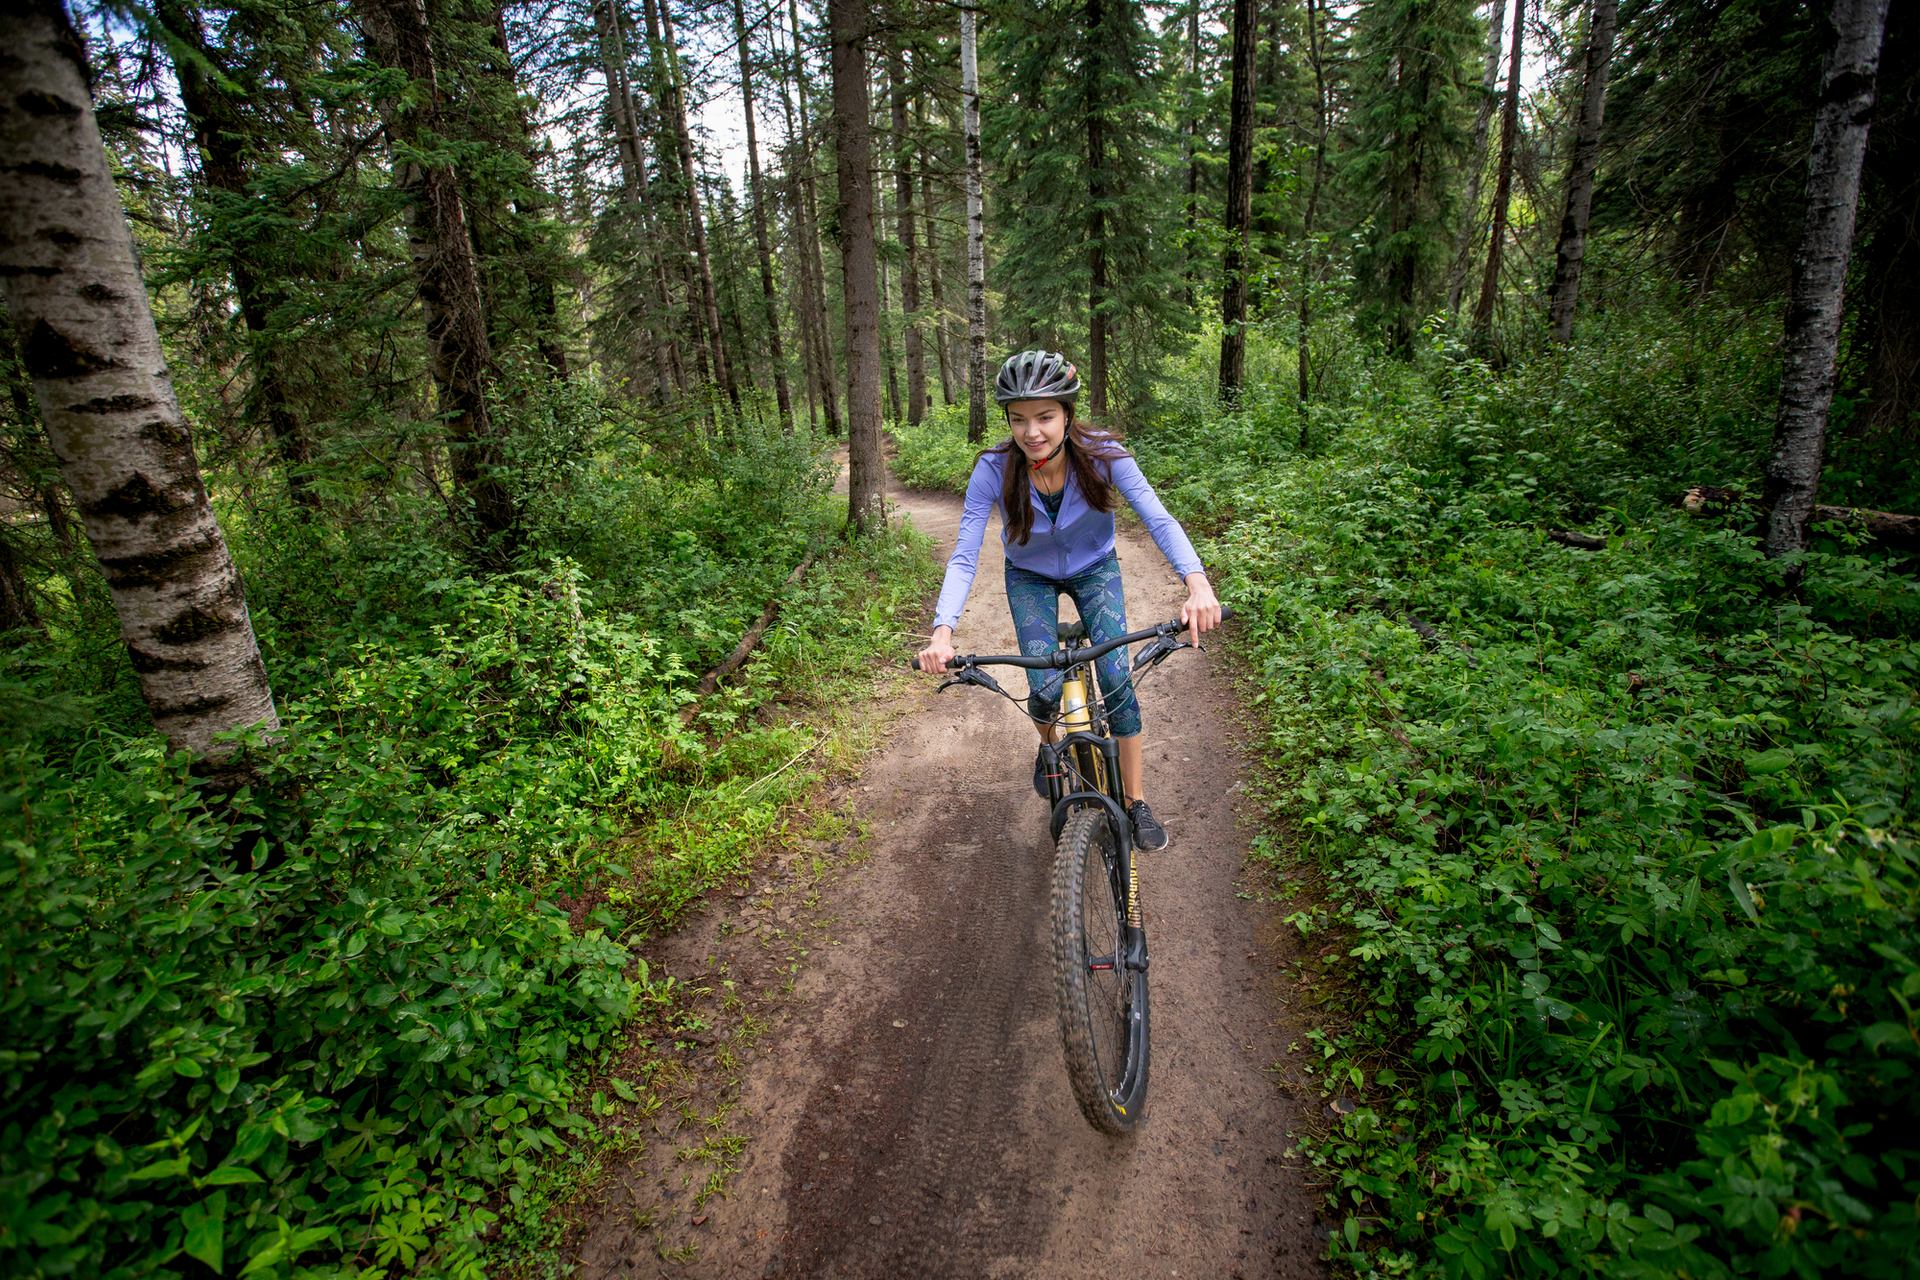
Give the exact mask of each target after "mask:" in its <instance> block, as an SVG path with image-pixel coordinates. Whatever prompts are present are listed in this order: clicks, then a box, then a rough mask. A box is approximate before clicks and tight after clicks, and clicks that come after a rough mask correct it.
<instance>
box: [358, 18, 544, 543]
mask: <svg viewBox="0 0 1920 1280" xmlns="http://www.w3.org/2000/svg"><path fill="white" fill-rule="evenodd" d="M354 12H355V13H357V14H358V15H359V17H360V21H361V25H362V26H363V27H364V28H365V30H366V33H367V40H368V42H369V44H370V45H371V46H372V48H373V52H374V55H375V56H376V57H377V58H378V59H379V60H380V61H381V62H384V63H386V64H387V65H388V66H390V67H394V68H396V69H398V70H400V71H403V72H405V73H406V76H407V78H408V79H409V80H411V81H412V82H413V86H412V88H411V90H410V91H409V92H408V93H407V95H406V96H405V98H404V99H403V100H402V101H401V102H399V103H393V104H388V105H387V108H386V114H387V116H388V117H389V119H388V120H387V127H388V129H389V130H390V131H391V132H392V133H393V135H394V141H395V142H396V143H397V144H398V146H399V148H400V149H401V150H402V152H403V153H404V154H408V155H418V154H420V153H421V152H423V151H430V150H431V149H432V148H433V145H434V143H435V142H436V141H437V140H438V139H439V138H440V137H441V136H442V125H443V121H442V106H443V104H442V101H441V96H440V86H439V76H438V69H437V67H436V66H435V63H434V52H433V37H432V33H431V31H430V30H429V27H428V22H427V13H426V9H425V7H424V5H423V4H422V2H421V0H354ZM394 186H395V187H397V188H398V189H399V190H401V191H404V192H405V193H406V194H407V196H408V197H409V199H410V200H411V202H412V205H413V217H412V221H411V223H410V225H409V228H408V236H407V247H408V249H409V251H410V252H411V254H412V257H413V268H414V275H415V277H416V278H417V280H418V282H419V290H420V303H421V306H422V308H423V309H424V311H425V312H426V321H427V345H428V349H429V353H430V357H431V364H432V368H433V381H434V386H435V389H436V390H437V391H438V392H439V398H440V410H441V412H442V413H443V414H445V415H446V417H447V452H448V454H449V457H450V461H451V463H452V467H453V478H454V484H455V486H456V487H457V488H458V489H459V490H460V493H461V495H462V496H463V497H464V498H466V500H467V501H468V502H469V503H470V504H471V505H472V507H473V513H474V519H475V521H476V523H477V524H478V526H479V532H480V534H481V536H482V540H483V542H484V543H485V544H487V545H485V546H483V547H482V554H483V555H484V556H486V557H487V558H489V559H494V560H497V559H498V558H499V557H500V556H501V555H503V554H504V553H505V552H506V551H508V550H510V549H511V546H512V543H513V541H514V537H515V530H516V524H517V521H516V519H515V514H514V509H513V500H512V497H511V495H509V494H508V492H507V489H506V486H505V485H504V484H503V483H502V482H501V477H500V470H501V463H502V458H501V456H500V441H499V435H498V431H497V429H496V427H495V425H494V421H493V413H492V408H491V406H490V405H489V403H488V398H487V381H488V379H489V378H490V377H491V376H492V368H493V351H492V344H491V343H490V342H489V341H488V339H487V315H486V305H485V303H484V302H483V301H482V300H481V296H480V270H479V265H478V264H477V263H476V262H475V261H474V254H473V240H472V237H471V236H469V235H468V233H467V215H466V209H465V207H464V206H463V205H462V204H461V201H460V185H459V180H458V178H457V177H456V175H455V174H454V171H453V166H452V165H451V164H435V165H425V164H421V163H420V162H419V161H418V160H416V159H396V161H395V164H394Z"/></svg>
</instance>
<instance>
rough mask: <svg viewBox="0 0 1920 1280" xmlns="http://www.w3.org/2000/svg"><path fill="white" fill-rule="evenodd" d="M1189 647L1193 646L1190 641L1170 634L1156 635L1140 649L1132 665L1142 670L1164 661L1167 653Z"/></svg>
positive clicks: (1173, 652)
mask: <svg viewBox="0 0 1920 1280" xmlns="http://www.w3.org/2000/svg"><path fill="white" fill-rule="evenodd" d="M1176 634H1182V633H1176ZM1191 648H1193V643H1192V642H1191V641H1188V640H1176V639H1174V637H1173V636H1171V635H1165V636H1158V637H1156V638H1155V639H1153V640H1152V641H1151V642H1149V643H1148V645H1147V647H1146V648H1145V649H1142V650H1141V651H1140V656H1139V657H1138V658H1137V659H1135V660H1134V665H1135V666H1137V667H1139V668H1140V669H1141V670H1142V671H1145V670H1148V669H1150V668H1152V667H1156V666H1158V665H1159V664H1160V663H1162V662H1165V661H1166V660H1167V657H1168V655H1170V654H1175V653H1178V652H1180V650H1182V649H1191Z"/></svg>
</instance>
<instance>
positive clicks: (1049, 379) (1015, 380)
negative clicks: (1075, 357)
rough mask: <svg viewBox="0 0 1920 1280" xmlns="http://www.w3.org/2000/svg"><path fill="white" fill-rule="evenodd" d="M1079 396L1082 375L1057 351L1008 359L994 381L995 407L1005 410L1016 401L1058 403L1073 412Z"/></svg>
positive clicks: (1027, 352)
mask: <svg viewBox="0 0 1920 1280" xmlns="http://www.w3.org/2000/svg"><path fill="white" fill-rule="evenodd" d="M1079 394H1080V371H1079V370H1078V369H1075V368H1074V367H1073V365H1072V364H1070V363H1068V361H1067V358H1066V357H1065V356H1063V355H1061V354H1060V353H1059V352H1057V351H1022V352H1021V353H1020V354H1019V355H1014V356H1008V357H1007V362H1006V363H1005V364H1003V365H1001V366H1000V376H999V377H997V378H995V379H994V380H993V399H994V403H996V404H998V405H1000V406H1002V407H1005V406H1007V405H1010V404H1012V403H1013V402H1014V401H1016V400H1058V401H1060V402H1061V403H1062V404H1064V405H1066V406H1067V408H1069V409H1071V408H1073V402H1074V400H1075V398H1076V397H1078V396H1079Z"/></svg>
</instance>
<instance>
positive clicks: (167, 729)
mask: <svg viewBox="0 0 1920 1280" xmlns="http://www.w3.org/2000/svg"><path fill="white" fill-rule="evenodd" d="M8 17H9V24H10V25H9V29H8V32H7V55H6V56H5V57H0V171H4V172H5V173H6V174H7V181H6V182H5V183H0V281H4V283H5V289H6V297H7V305H8V307H9V309H10V311H11V314H12V317H13V322H14V324H15V325H16V326H17V327H18V330H19V333H20V337H21V350H22V355H23V356H24V359H25V363H26V366H27V372H28V374H29V375H30V376H31V377H32V379H33V386H34V392H35V394H36V397H37V398H38V400H39V405H40V417H41V421H42V422H43V423H44V424H45V426H46V430H47V435H48V437H49V439H50V440H51V441H52V444H53V449H54V453H55V454H56V456H58V458H59V459H60V470H61V473H62V474H63V475H64V476H65V477H66V481H67V485H68V487H69V488H70V489H71V490H72V492H73V495H74V499H75V501H76V502H77V503H78V504H79V508H80V514H81V518H82V521H83V523H84V524H85V527H86V531H87V536H88V538H89V539H90V540H91V541H92V543H93V549H94V553H95V554H96V555H97V556H98V557H99V560H100V568H101V570H102V572H103V573H104V574H105V576H106V581H107V586H108V589H109V591H110V592H111V593H112V597H113V603H114V608H115V611H116V612H117V613H118V615H119V618H120V634H121V638H122V639H123V640H124V641H125V642H126V645H127V652H128V654H129V655H130V657H131V658H132V662H133V668H134V670H135V672H137V673H138V675H139V678H140V691H141V693H142V694H143V695H144V697H145V698H146V702H147V706H148V707H149V709H150V710H151V711H152V713H153V722H154V727H155V728H157V729H158V730H159V731H160V732H161V733H162V734H163V735H164V736H165V737H166V739H167V742H168V744H169V745H170V746H172V747H174V748H175V749H183V750H186V751H190V752H193V753H194V754H196V755H198V756H201V757H203V758H204V759H206V760H207V761H209V762H210V763H212V764H213V766H214V771H215V776H216V777H221V776H222V775H221V774H220V772H219V764H220V762H221V761H222V760H224V759H226V758H227V757H229V756H230V755H231V748H229V747H226V746H224V745H216V744H215V741H214V739H215V737H216V736H217V735H219V734H222V733H226V732H229V731H232V730H236V729H246V728H250V727H258V728H262V729H265V730H267V731H268V732H271V731H273V730H275V729H277V728H278V727H279V717H278V715H277V714H276V713H275V711H274V706H273V693H272V690H271V689H270V688H269V687H268V684H267V672H266V667H265V665H264V664H263V663H262V662H261V661H260V649H259V646H258V645H257V644H256V642H255V640H254V635H253V622H252V619H251V617H250V616H249V615H248V612H247V601H246V594H245V592H244V590H243V589H242V587H241V584H240V576H239V574H238V572H237V571H236V570H235V568H234V564H233V560H232V558H231V557H230V556H229V555H228V552H227V544H226V540H225V538H224V537H223V536H222V535H221V532H220V525H219V523H218V521H216V520H215V518H214V514H213V507H212V505H211V504H210V503H209V502H208V500H207V490H206V486H205V485H204V484H202V483H201V479H200V468H199V464H198V462H197V461H196V459H195V457H194V449H193V440H192V437H191V435H190V434H189V432H188V425H187V420H186V417H185V415H184V414H182V413H181V411H180V405H179V402H178V401H177V400H176V399H175V397H174V393H173V384H172V382H171V380H170V379H169V378H168V376H167V372H166V357H165V356H164V355H163V354H162V353H161V350H160V338H159V335H158V333H157V332H156V331H155V328H154V323H153V312H152V311H151V310H150V309H149V306H148V303H147V292H146V285H145V282H144V281H143V280H142V279H141V277H140V269H139V266H138V265H137V264H136V263H135V261H134V256H133V237H132V235H131V234H130V232H129V230H128V227H127V223H126V219H125V216H124V215H123V213H122V211H121V204H120V193H119V191H118V190H117V189H116V188H115V186H114V182H113V177H112V175H111V174H110V173H109V172H108V170H107V159H106V152H105V151H104V149H103V148H102V146H101V142H100V131H99V128H98V126H97V125H96V124H95V122H94V117H93V110H92V99H91V96H90V93H89V89H88V77H87V68H86V53H85V49H84V46H83V45H82V43H81V40H80V37H79V35H78V34H77V33H76V32H75V31H74V29H73V26H72V25H71V23H70V22H69V21H68V19H67V16H66V12H65V9H64V7H63V6H62V5H61V3H60V0H20V2H16V3H13V4H10V5H9V6H8ZM223 780H226V781H232V782H238V781H239V780H240V779H239V778H238V777H235V776H233V775H231V774H228V775H225V777H224V778H223Z"/></svg>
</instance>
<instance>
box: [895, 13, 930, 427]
mask: <svg viewBox="0 0 1920 1280" xmlns="http://www.w3.org/2000/svg"><path fill="white" fill-rule="evenodd" d="M887 79H888V80H889V81H890V82H891V85H890V87H891V88H892V90H893V94H892V97H893V165H894V170H893V212H894V217H895V218H896V219H898V222H899V227H900V252H901V254H902V255H903V261H902V262H901V264H900V309H901V311H903V312H904V313H905V320H906V329H905V331H904V332H903V333H902V335H901V343H902V345H903V346H904V347H905V349H906V357H907V421H908V422H910V423H912V424H913V425H914V426H916V427H917V426H919V425H920V422H921V419H923V418H925V417H926V416H927V353H926V345H925V342H924V341H923V339H922V337H921V333H920V248H919V245H918V244H917V243H916V240H917V237H916V236H915V234H914V227H913V137H912V135H910V134H909V133H908V132H907V92H908V89H907V62H906V56H905V55H904V54H903V53H901V51H900V44H899V41H898V40H897V39H896V40H894V41H893V43H892V44H891V45H890V46H889V48H888V50H887Z"/></svg>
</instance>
